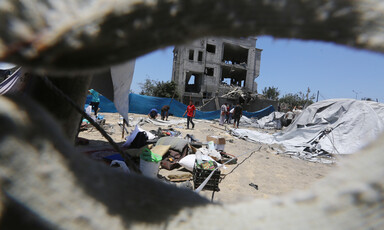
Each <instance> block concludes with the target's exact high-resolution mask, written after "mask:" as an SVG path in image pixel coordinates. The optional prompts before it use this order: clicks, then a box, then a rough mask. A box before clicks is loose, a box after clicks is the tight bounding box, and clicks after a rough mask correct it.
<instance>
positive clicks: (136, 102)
mask: <svg viewBox="0 0 384 230" xmlns="http://www.w3.org/2000/svg"><path fill="white" fill-rule="evenodd" d="M90 99H91V98H90V96H89V97H87V104H88V103H89V102H90ZM171 101H172V103H171ZM164 105H170V110H169V113H170V114H173V116H176V117H181V116H183V114H184V112H185V110H186V109H187V106H186V105H184V104H183V103H181V102H179V101H176V100H172V99H171V98H162V97H151V96H145V95H139V94H134V93H131V94H129V112H130V113H138V114H148V113H149V111H150V110H151V109H153V108H155V109H157V110H158V111H159V112H160V111H161V107H163V106H164ZM99 107H100V112H109V113H116V112H117V110H116V108H115V106H114V105H113V102H111V101H110V100H108V99H107V98H105V97H104V96H100V105H99ZM273 111H275V109H274V108H273V106H272V105H270V106H268V107H267V108H265V109H262V110H259V111H256V112H247V111H244V112H243V115H244V116H246V117H257V118H261V117H264V116H267V115H269V114H270V113H272V112H273ZM219 117H220V111H219V110H216V111H208V112H204V111H198V110H197V111H196V119H205V120H213V119H218V118H219Z"/></svg>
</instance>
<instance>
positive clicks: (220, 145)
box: [207, 136, 225, 151]
mask: <svg viewBox="0 0 384 230" xmlns="http://www.w3.org/2000/svg"><path fill="white" fill-rule="evenodd" d="M209 141H213V143H214V144H215V149H216V150H221V151H224V147H225V138H224V137H220V136H207V142H209Z"/></svg>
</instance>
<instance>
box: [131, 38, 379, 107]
mask: <svg viewBox="0 0 384 230" xmlns="http://www.w3.org/2000/svg"><path fill="white" fill-rule="evenodd" d="M256 47H257V48H259V49H262V50H263V51H262V54H261V64H260V75H259V77H258V78H257V79H256V82H257V83H258V91H259V93H261V91H262V89H263V88H264V87H268V86H274V87H277V88H278V89H279V90H280V95H284V94H287V93H297V92H299V91H302V92H305V91H306V90H307V88H308V87H309V88H310V89H311V91H312V93H317V91H318V90H319V91H320V96H319V100H324V99H330V98H356V96H357V98H358V99H360V98H362V97H370V98H373V99H376V98H377V99H378V100H379V101H380V102H384V90H383V87H384V55H382V54H377V53H373V52H369V51H362V50H357V49H351V48H347V47H343V46H339V45H334V44H331V43H323V42H314V41H299V40H287V39H274V38H271V37H268V36H262V37H258V40H257V42H256ZM172 50H173V47H168V48H166V49H161V50H157V51H155V52H153V53H150V54H147V55H145V56H142V57H140V58H138V59H137V60H136V67H135V72H134V77H133V82H132V90H133V91H134V92H136V93H138V92H139V91H140V86H139V85H138V83H140V82H143V81H144V80H145V79H146V78H150V79H154V80H160V81H169V80H171V78H172V62H173V54H172Z"/></svg>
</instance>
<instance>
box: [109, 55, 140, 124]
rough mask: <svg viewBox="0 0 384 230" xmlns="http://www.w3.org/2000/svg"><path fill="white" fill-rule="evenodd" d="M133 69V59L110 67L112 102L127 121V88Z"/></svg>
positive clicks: (129, 86)
mask: <svg viewBox="0 0 384 230" xmlns="http://www.w3.org/2000/svg"><path fill="white" fill-rule="evenodd" d="M134 70H135V60H133V61H128V62H126V63H124V64H121V65H117V66H113V67H111V76H112V82H113V92H114V101H113V102H114V104H115V107H116V109H117V111H118V112H119V113H120V114H121V116H123V117H124V118H125V120H126V121H128V109H129V100H128V96H129V90H130V89H131V83H132V78H133V72H134Z"/></svg>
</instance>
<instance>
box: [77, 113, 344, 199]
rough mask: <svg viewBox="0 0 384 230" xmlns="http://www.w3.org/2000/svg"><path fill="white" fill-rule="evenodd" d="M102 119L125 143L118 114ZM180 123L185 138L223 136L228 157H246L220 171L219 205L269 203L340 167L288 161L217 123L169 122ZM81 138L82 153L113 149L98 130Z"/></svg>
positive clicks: (274, 150) (116, 138)
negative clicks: (192, 125) (253, 201)
mask: <svg viewBox="0 0 384 230" xmlns="http://www.w3.org/2000/svg"><path fill="white" fill-rule="evenodd" d="M101 115H104V118H105V120H106V125H105V127H106V131H107V132H109V133H110V135H111V137H112V138H113V140H114V141H115V142H117V143H123V142H124V141H125V140H124V139H122V129H121V127H120V126H119V125H118V122H119V120H120V115H119V114H117V113H101ZM130 116H131V117H133V118H134V120H136V119H139V118H140V117H143V118H145V117H146V116H145V115H139V114H130ZM180 119H182V120H184V121H185V122H184V123H183V124H179V125H171V126H170V127H172V128H174V129H175V130H177V131H180V132H181V134H182V137H185V136H186V134H193V135H194V136H195V137H196V138H197V139H199V141H201V142H204V141H206V136H207V135H215V136H222V137H224V138H225V139H226V140H227V142H226V145H225V151H226V152H227V153H230V154H232V155H235V156H240V155H242V154H243V156H241V157H239V159H238V161H237V164H234V165H228V166H227V169H223V170H222V171H221V174H222V176H223V175H225V176H224V179H223V180H222V181H221V183H220V184H219V188H220V191H219V192H215V194H214V201H216V202H222V203H232V202H238V201H246V200H249V199H254V198H265V199H268V198H272V197H273V196H277V195H282V194H286V193H290V192H294V191H297V190H302V189H306V188H308V187H309V186H310V185H311V184H313V183H314V182H316V181H317V180H318V179H320V178H323V177H324V176H326V175H327V174H328V173H329V172H330V171H332V170H333V169H335V168H336V167H337V164H320V163H312V162H307V161H303V160H298V159H293V158H289V157H287V156H285V155H278V154H276V153H277V149H278V148H279V146H268V145H265V144H257V143H250V142H246V141H244V140H241V139H237V138H235V137H233V136H231V135H229V134H228V133H227V132H226V131H225V128H226V127H224V126H219V124H218V123H215V122H210V121H208V122H207V121H204V120H195V123H196V124H195V129H193V130H191V129H186V119H185V118H184V119H183V118H176V117H170V120H180ZM141 127H142V128H143V129H145V130H147V131H149V130H157V129H158V128H159V127H162V128H170V127H168V126H156V125H153V124H150V123H146V124H144V125H142V126H141ZM228 127H232V125H228ZM133 128H134V127H128V130H129V131H132V130H133ZM250 129H253V128H250ZM259 131H260V130H259ZM265 132H266V131H265ZM269 132H270V131H269ZM125 136H127V135H125ZM79 137H83V138H86V139H88V140H90V143H89V145H86V146H78V147H77V148H78V149H79V150H80V151H89V150H93V149H102V148H111V147H110V145H109V144H108V142H107V141H106V140H105V139H104V138H103V137H102V136H101V134H100V133H99V132H98V131H97V130H96V129H95V128H93V129H89V130H87V131H83V132H80V134H79ZM244 153H247V154H244ZM178 172H182V173H185V170H183V169H178V170H173V171H168V170H165V169H161V170H160V174H162V175H168V174H172V173H178ZM250 183H253V184H256V185H258V190H256V189H255V188H254V187H251V186H250V185H249V184H250ZM201 195H202V196H205V197H207V198H208V199H211V196H212V192H211V191H202V192H201Z"/></svg>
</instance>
